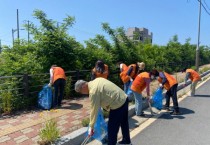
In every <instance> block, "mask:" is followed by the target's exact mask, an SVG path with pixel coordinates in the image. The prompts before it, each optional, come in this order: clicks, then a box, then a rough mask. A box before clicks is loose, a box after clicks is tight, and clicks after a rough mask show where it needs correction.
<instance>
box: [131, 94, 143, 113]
mask: <svg viewBox="0 0 210 145" xmlns="http://www.w3.org/2000/svg"><path fill="white" fill-rule="evenodd" d="M133 94H134V97H135V111H136V115H141V114H142V94H139V93H137V92H135V91H133Z"/></svg>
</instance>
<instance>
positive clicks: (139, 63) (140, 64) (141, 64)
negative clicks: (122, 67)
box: [137, 62, 145, 70]
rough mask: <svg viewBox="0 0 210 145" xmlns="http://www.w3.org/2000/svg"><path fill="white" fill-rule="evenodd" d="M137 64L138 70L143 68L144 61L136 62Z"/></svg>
mask: <svg viewBox="0 0 210 145" xmlns="http://www.w3.org/2000/svg"><path fill="white" fill-rule="evenodd" d="M137 65H138V66H139V69H140V70H144V68H145V63H144V62H137Z"/></svg>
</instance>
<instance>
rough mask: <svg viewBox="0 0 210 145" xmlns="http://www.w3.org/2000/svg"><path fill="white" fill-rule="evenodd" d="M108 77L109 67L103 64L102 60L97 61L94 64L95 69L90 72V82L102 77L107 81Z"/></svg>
mask: <svg viewBox="0 0 210 145" xmlns="http://www.w3.org/2000/svg"><path fill="white" fill-rule="evenodd" d="M108 75H109V67H108V65H107V64H104V62H103V61H102V60H98V61H97V62H96V64H95V67H94V68H93V69H92V72H91V80H94V79H95V78H98V77H102V78H105V79H107V78H108Z"/></svg>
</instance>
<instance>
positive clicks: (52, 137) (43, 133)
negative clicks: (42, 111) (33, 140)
mask: <svg viewBox="0 0 210 145" xmlns="http://www.w3.org/2000/svg"><path fill="white" fill-rule="evenodd" d="M39 136H40V138H41V140H42V141H41V142H39V144H51V143H53V142H54V141H56V140H57V139H58V138H59V136H60V131H59V129H58V128H57V123H56V121H55V120H53V119H50V120H48V121H46V122H45V124H44V127H43V128H42V129H41V130H40V133H39Z"/></svg>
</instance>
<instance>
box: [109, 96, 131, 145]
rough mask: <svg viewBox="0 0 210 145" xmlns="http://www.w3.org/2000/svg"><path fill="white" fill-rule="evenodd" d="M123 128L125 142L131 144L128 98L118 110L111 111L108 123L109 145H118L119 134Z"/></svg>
mask: <svg viewBox="0 0 210 145" xmlns="http://www.w3.org/2000/svg"><path fill="white" fill-rule="evenodd" d="M120 127H121V130H122V136H123V138H122V139H123V141H125V142H127V143H130V132H129V124H128V98H127V99H126V102H125V103H124V104H123V105H122V106H121V107H120V108H118V109H115V110H110V113H109V122H108V145H116V143H117V134H118V131H119V128H120Z"/></svg>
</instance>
